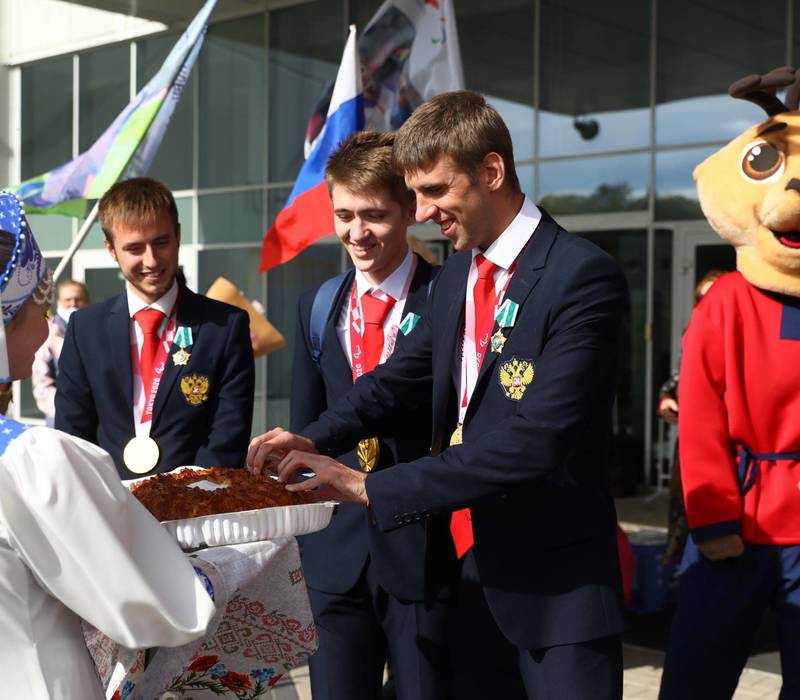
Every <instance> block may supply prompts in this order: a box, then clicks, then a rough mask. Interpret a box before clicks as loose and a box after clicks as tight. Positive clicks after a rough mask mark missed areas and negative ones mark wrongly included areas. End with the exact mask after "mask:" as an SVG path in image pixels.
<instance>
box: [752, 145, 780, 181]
mask: <svg viewBox="0 0 800 700" xmlns="http://www.w3.org/2000/svg"><path fill="white" fill-rule="evenodd" d="M784 160H785V159H784V155H783V153H781V152H780V151H779V150H778V149H777V148H775V146H772V145H770V144H769V143H767V142H766V141H760V142H758V143H754V144H753V145H752V146H750V147H749V148H748V149H747V151H745V154H744V158H742V172H743V173H744V174H745V175H746V176H747V177H748V178H750V179H751V180H766V179H767V178H769V177H772V176H773V175H775V174H776V173H779V172H782V171H783V163H784Z"/></svg>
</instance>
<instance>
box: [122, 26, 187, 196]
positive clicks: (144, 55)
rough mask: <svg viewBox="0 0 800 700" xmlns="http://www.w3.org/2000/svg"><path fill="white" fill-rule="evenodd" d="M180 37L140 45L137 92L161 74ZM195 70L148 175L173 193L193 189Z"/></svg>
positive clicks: (166, 36)
mask: <svg viewBox="0 0 800 700" xmlns="http://www.w3.org/2000/svg"><path fill="white" fill-rule="evenodd" d="M179 36H180V35H179V34H172V33H170V34H161V35H159V36H156V37H152V38H149V39H143V40H142V41H140V42H138V44H137V45H136V83H137V85H136V89H137V90H141V89H142V88H143V87H144V86H145V85H146V84H147V83H148V82H149V81H150V80H151V79H152V77H153V76H154V75H155V74H156V73H157V72H158V71H159V69H160V68H161V65H162V64H163V63H164V59H165V58H166V57H167V55H168V54H169V52H170V51H171V50H172V47H173V46H174V45H175V42H176V41H177V39H178V37H179ZM196 70H197V65H195V67H194V68H193V69H192V74H191V75H190V76H189V81H188V83H187V84H186V88H185V89H184V91H183V93H182V94H181V98H180V100H179V102H178V105H177V107H175V111H174V112H173V113H172V118H171V119H170V122H169V126H168V127H167V131H166V133H165V134H164V139H163V140H162V141H161V145H160V146H159V148H158V152H157V153H156V157H155V159H154V160H153V163H152V165H151V166H150V172H149V173H148V175H150V176H151V177H154V178H157V179H159V180H163V181H164V182H165V183H167V185H168V186H169V188H170V189H172V190H186V189H190V188H191V187H192V148H193V145H192V143H193V139H192V131H193V124H192V114H193V109H192V107H193V105H192V102H193V100H194V90H195V84H196V82H197V80H196V78H195V71H196Z"/></svg>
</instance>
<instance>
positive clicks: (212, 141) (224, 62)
mask: <svg viewBox="0 0 800 700" xmlns="http://www.w3.org/2000/svg"><path fill="white" fill-rule="evenodd" d="M199 68H200V143H201V144H202V145H201V148H200V153H199V158H200V187H222V186H229V185H251V184H257V183H261V182H263V181H264V157H263V152H264V136H265V134H264V132H265V128H266V127H265V125H264V90H265V89H266V81H265V71H264V16H263V15H254V16H252V17H245V18H243V19H238V20H235V21H233V22H222V23H220V24H213V25H211V26H210V27H209V29H208V35H207V36H206V40H205V44H204V45H203V50H202V52H201V53H200V66H199ZM273 95H274V93H273Z"/></svg>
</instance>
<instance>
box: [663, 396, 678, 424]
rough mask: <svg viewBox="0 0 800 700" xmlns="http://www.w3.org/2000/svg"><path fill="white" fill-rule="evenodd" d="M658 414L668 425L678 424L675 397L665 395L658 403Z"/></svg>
mask: <svg viewBox="0 0 800 700" xmlns="http://www.w3.org/2000/svg"><path fill="white" fill-rule="evenodd" d="M658 415H660V416H661V418H662V419H663V420H664V421H665V422H667V423H669V424H670V425H677V424H678V402H677V401H676V400H675V399H671V398H668V397H665V398H663V399H661V403H659V404H658Z"/></svg>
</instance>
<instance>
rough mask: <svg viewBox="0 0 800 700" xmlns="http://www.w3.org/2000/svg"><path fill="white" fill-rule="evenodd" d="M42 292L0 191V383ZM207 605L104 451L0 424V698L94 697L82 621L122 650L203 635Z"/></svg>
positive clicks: (39, 317) (29, 338)
mask: <svg viewBox="0 0 800 700" xmlns="http://www.w3.org/2000/svg"><path fill="white" fill-rule="evenodd" d="M52 296H53V284H52V278H51V276H50V273H49V271H48V270H47V267H46V265H45V263H44V260H43V259H42V255H41V252H40V251H39V249H38V247H37V245H36V242H35V240H34V238H33V235H32V234H31V231H30V229H29V227H28V225H27V222H26V220H25V215H24V211H23V209H22V207H21V205H20V202H19V201H18V200H17V198H16V197H15V196H14V195H13V194H10V193H8V192H0V299H1V300H2V313H3V323H2V324H0V382H7V381H11V380H13V379H23V378H25V377H29V376H30V375H31V365H32V363H33V355H34V352H35V351H36V350H37V348H38V347H39V346H40V345H41V344H42V343H43V342H44V340H45V338H46V336H47V321H46V320H45V316H46V313H47V312H48V310H49V308H50V304H51V303H52ZM213 614H214V603H213V602H212V601H211V599H210V597H209V596H208V594H207V593H206V590H205V587H204V585H203V583H202V582H201V581H200V580H199V579H198V578H197V576H196V574H195V572H194V569H193V568H192V566H191V564H190V563H189V560H188V559H187V558H186V556H185V555H184V554H183V553H182V552H181V551H180V549H179V548H178V546H177V544H176V543H175V542H174V541H173V540H172V539H171V537H170V536H169V535H168V533H167V532H166V530H164V529H163V528H162V527H161V525H160V524H159V523H158V522H157V521H156V520H155V519H154V518H153V517H152V516H151V515H150V514H149V513H148V512H147V511H146V510H145V509H144V507H142V506H141V504H140V503H139V502H138V501H137V500H136V499H135V498H133V497H132V496H131V494H130V492H129V491H128V489H127V488H125V486H124V485H123V484H122V483H121V482H120V480H119V477H118V476H117V471H116V469H115V467H114V463H113V461H112V460H111V458H110V457H109V455H108V454H106V453H105V452H104V451H103V450H101V449H100V448H99V447H97V446H96V445H93V444H91V443H89V442H86V441H84V440H80V439H78V438H73V437H71V436H69V435H66V434H64V433H61V432H59V431H56V430H52V429H49V428H45V427H42V426H28V425H24V424H22V423H17V422H15V421H12V420H10V419H8V418H3V417H0V679H2V680H0V695H1V696H2V697H4V698H15V699H17V698H19V699H20V700H21V699H23V698H24V699H25V700H39V699H40V698H41V699H45V698H47V699H48V700H51V699H53V700H54V699H58V700H92V699H94V698H96V699H98V700H99V699H100V698H103V697H104V693H103V691H102V688H101V686H100V682H99V680H98V676H97V673H96V671H95V668H94V665H93V663H92V660H91V658H90V656H89V653H88V652H87V649H86V646H85V644H84V638H83V633H82V629H81V618H83V619H84V620H86V621H88V622H89V623H90V624H92V625H94V626H95V627H97V628H98V629H99V630H100V631H102V632H104V633H105V634H106V635H108V636H109V637H110V638H111V639H113V640H114V641H116V642H118V643H119V644H122V645H123V646H125V647H130V648H145V647H155V646H178V645H181V644H186V643H188V642H190V641H192V640H194V639H197V638H199V637H201V636H203V634H204V633H205V630H206V626H207V625H208V623H209V621H210V620H211V618H212V616H213Z"/></svg>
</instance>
